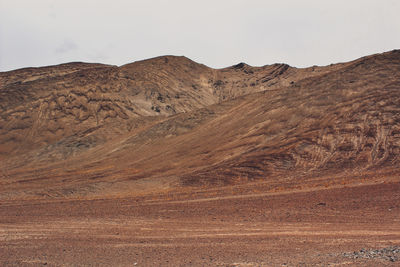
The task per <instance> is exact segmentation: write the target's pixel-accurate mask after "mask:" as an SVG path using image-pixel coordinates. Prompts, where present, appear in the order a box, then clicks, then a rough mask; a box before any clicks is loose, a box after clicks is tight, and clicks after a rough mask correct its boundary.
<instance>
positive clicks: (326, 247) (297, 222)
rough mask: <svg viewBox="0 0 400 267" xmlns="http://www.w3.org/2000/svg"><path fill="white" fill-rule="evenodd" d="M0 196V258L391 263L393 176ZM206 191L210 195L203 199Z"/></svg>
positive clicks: (395, 233) (395, 241)
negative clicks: (339, 182) (264, 186)
mask: <svg viewBox="0 0 400 267" xmlns="http://www.w3.org/2000/svg"><path fill="white" fill-rule="evenodd" d="M225 191H226V192H225V194H224V197H222V196H219V195H218V193H217V194H216V195H214V196H212V194H211V191H209V192H207V190H206V191H205V192H203V194H202V196H201V197H199V198H196V197H195V198H194V199H193V198H192V199H191V200H185V199H184V197H180V198H179V197H174V195H173V194H171V195H169V196H168V198H166V197H165V195H164V197H163V196H161V195H160V196H158V197H157V196H153V197H152V198H124V199H109V200H76V201H37V202H35V201H26V202H22V201H19V202H8V203H7V202H3V203H2V204H1V205H0V265H1V266H16V265H18V266H40V265H48V266H54V265H57V266H60V265H65V266H134V265H137V266H286V265H287V266H311V265H312V266H335V265H336V266H337V265H339V266H346V265H348V266H396V264H399V263H400V249H399V248H400V204H399V203H400V183H399V182H398V181H397V182H396V181H391V182H383V181H382V182H378V183H375V184H361V183H360V184H353V185H347V186H342V187H333V188H315V189H311V190H297V191H293V190H288V191H281V192H275V193H274V192H265V193H262V192H261V193H257V194H244V195H242V196H241V195H240V194H239V195H238V194H236V195H229V194H227V192H228V189H227V188H225ZM207 194H208V195H209V197H206V196H207Z"/></svg>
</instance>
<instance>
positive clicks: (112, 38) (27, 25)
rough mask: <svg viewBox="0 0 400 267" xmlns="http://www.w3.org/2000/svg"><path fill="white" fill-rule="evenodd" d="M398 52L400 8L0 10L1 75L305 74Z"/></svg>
mask: <svg viewBox="0 0 400 267" xmlns="http://www.w3.org/2000/svg"><path fill="white" fill-rule="evenodd" d="M397 48H400V1H399V0H302V1H300V0H279V1H277V0H273V1H269V0H264V1H261V0H240V1H237V0H202V1H198V0H196V1H191V0H142V1H136V0H131V1H128V0H113V1H105V0H104V1H103V0H0V71H6V70H11V69H16V68H22V67H28V66H44V65H52V64H59V63H64V62H70V61H85V62H100V63H108V64H115V65H122V64H126V63H129V62H133V61H137V60H141V59H146V58H150V57H155V56H160V55H185V56H187V57H189V58H191V59H193V60H195V61H197V62H199V63H203V64H206V65H208V66H210V67H214V68H221V67H226V66H230V65H233V64H236V63H239V62H242V61H243V62H246V63H248V64H250V65H255V66H259V65H266V64H272V63H275V62H284V63H288V64H290V65H292V66H296V67H305V66H311V65H327V64H330V63H336V62H342V61H349V60H352V59H355V58H358V57H361V56H364V55H368V54H373V53H377V52H384V51H388V50H392V49H397Z"/></svg>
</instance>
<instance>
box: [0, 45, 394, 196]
mask: <svg viewBox="0 0 400 267" xmlns="http://www.w3.org/2000/svg"><path fill="white" fill-rule="evenodd" d="M399 103H400V51H392V52H387V53H384V54H378V55H372V56H368V57H364V58H361V59H358V60H355V61H352V62H349V63H341V64H335V65H330V66H326V67H310V68H306V69H297V68H293V67H290V66H288V65H285V64H274V65H268V66H264V67H251V66H248V65H246V64H244V63H240V64H238V65H235V66H232V67H229V68H224V69H218V70H216V69H211V68H208V67H206V66H204V65H201V64H197V63H195V62H193V61H191V60H189V59H187V58H184V57H174V56H165V57H159V58H154V59H149V60H145V61H140V62H135V63H132V64H128V65H124V66H121V67H116V66H107V65H100V64H86V63H70V64H63V65H59V66H52V67H45V68H29V69H21V70H16V71H11V72H3V73H0V160H1V162H0V168H1V170H2V178H0V184H1V185H2V187H1V191H0V194H1V198H4V199H8V198H20V197H23V198H41V197H65V196H69V197H88V196H90V197H107V196H108V197H111V196H123V195H126V194H135V192H136V193H137V192H138V191H137V190H139V191H140V190H142V189H143V188H146V190H147V189H149V188H150V189H151V190H153V189H154V190H158V189H159V190H161V189H163V190H164V189H165V188H168V190H173V189H174V188H180V187H182V186H183V187H184V188H185V187H188V186H195V187H199V186H211V187H214V186H215V185H220V186H223V185H228V184H230V185H235V184H236V185H239V184H246V183H248V182H277V181H278V182H279V181H281V182H282V181H287V180H288V179H289V180H293V181H296V183H298V184H301V183H305V184H306V183H307V181H310V179H313V177H327V178H326V179H327V180H329V179H330V180H334V181H332V182H335V181H336V180H337V181H339V180H340V181H342V179H343V177H349V176H354V177H355V176H357V177H360V176H362V177H366V179H369V178H368V177H373V174H374V173H378V172H379V173H386V174H387V175H395V176H396V175H398V173H399V168H398V166H399V155H400V105H399ZM371 179H372V178H371ZM337 181H336V182H337Z"/></svg>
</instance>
